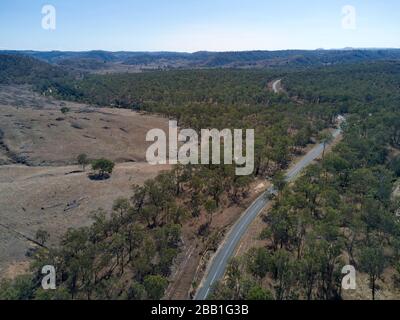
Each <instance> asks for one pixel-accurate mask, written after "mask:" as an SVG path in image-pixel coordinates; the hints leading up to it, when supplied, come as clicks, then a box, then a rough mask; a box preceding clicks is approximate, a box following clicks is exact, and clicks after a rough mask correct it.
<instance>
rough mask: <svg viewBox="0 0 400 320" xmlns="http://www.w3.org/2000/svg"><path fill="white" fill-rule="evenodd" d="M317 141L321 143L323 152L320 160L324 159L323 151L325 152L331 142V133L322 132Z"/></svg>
mask: <svg viewBox="0 0 400 320" xmlns="http://www.w3.org/2000/svg"><path fill="white" fill-rule="evenodd" d="M318 140H319V142H320V143H322V145H323V147H324V150H323V151H322V159H324V158H325V150H326V146H327V145H328V144H330V143H331V142H332V140H333V136H332V133H330V132H328V131H323V132H321V133H320V134H319V136H318Z"/></svg>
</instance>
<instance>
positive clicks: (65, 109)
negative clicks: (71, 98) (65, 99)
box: [60, 107, 70, 114]
mask: <svg viewBox="0 0 400 320" xmlns="http://www.w3.org/2000/svg"><path fill="white" fill-rule="evenodd" d="M60 111H61V113H62V114H67V113H68V112H69V111H70V109H69V108H68V107H62V108H61V109H60Z"/></svg>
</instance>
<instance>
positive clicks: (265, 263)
mask: <svg viewBox="0 0 400 320" xmlns="http://www.w3.org/2000/svg"><path fill="white" fill-rule="evenodd" d="M246 261H247V268H248V270H249V271H250V272H251V274H252V275H253V276H255V277H257V278H258V279H259V280H261V279H263V278H264V277H265V276H266V274H267V272H268V271H270V270H271V255H270V254H269V253H268V251H267V250H266V249H265V248H253V249H251V250H250V251H249V253H248V255H247V259H246Z"/></svg>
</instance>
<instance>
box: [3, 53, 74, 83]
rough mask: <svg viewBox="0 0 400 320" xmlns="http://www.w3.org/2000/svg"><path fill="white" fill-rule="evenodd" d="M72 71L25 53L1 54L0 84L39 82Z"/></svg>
mask: <svg viewBox="0 0 400 320" xmlns="http://www.w3.org/2000/svg"><path fill="white" fill-rule="evenodd" d="M68 75H70V72H68V71H66V70H65V69H63V68H60V67H57V66H52V65H50V64H48V63H46V62H43V61H40V60H37V59H34V58H32V57H29V56H24V55H13V54H0V84H38V83H39V82H43V81H46V82H47V81H49V80H53V81H54V80H55V79H58V78H64V77H66V76H68Z"/></svg>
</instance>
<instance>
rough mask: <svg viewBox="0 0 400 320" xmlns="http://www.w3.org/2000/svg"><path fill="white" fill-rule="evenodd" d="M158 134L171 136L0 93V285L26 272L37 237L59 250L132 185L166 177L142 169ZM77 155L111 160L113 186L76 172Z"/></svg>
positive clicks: (95, 112) (144, 121)
mask: <svg viewBox="0 0 400 320" xmlns="http://www.w3.org/2000/svg"><path fill="white" fill-rule="evenodd" d="M62 107H68V108H69V109H70V111H69V112H68V113H67V114H65V115H63V114H62V113H61V111H60V109H61V108H62ZM153 128H161V129H164V130H167V128H168V119H165V118H161V117H156V116H150V115H143V114H139V113H137V112H133V111H130V110H122V109H111V108H95V107H89V106H87V105H83V104H77V103H70V102H61V101H57V100H52V99H49V98H47V97H42V96H40V95H37V94H35V93H33V92H32V91H31V90H30V89H29V88H27V87H4V86H3V87H0V142H1V144H0V164H2V165H0V277H2V276H6V275H7V274H10V275H15V273H18V271H17V272H16V271H15V269H17V270H20V269H23V268H21V265H23V263H24V261H26V260H27V257H26V253H27V251H28V249H29V248H30V247H32V246H34V243H33V242H32V241H30V240H29V239H33V238H34V237H35V233H36V231H37V230H38V229H43V230H46V231H47V232H49V233H50V235H51V237H50V240H49V244H56V243H57V242H58V240H59V237H60V236H61V235H62V234H63V233H64V232H65V231H66V230H67V229H68V228H71V227H80V226H86V225H89V224H90V223H91V216H92V213H93V211H94V210H97V209H98V208H103V209H105V210H109V209H110V208H111V206H112V203H113V200H115V199H116V198H118V197H129V196H130V195H131V194H132V189H131V187H132V185H134V184H142V183H143V182H144V181H145V180H147V179H150V178H153V177H155V176H156V175H157V174H158V173H159V172H160V171H162V170H168V169H169V167H168V166H150V165H149V164H147V163H145V162H144V160H145V152H146V149H147V146H148V143H146V142H145V135H146V133H147V131H148V130H150V129H153ZM80 153H86V154H87V155H88V156H89V158H92V159H95V158H99V157H105V158H109V159H111V160H114V161H115V162H116V163H117V164H116V167H115V169H114V172H113V174H112V176H111V178H110V179H108V180H104V181H92V180H90V179H89V178H88V177H87V175H88V172H83V171H82V168H81V167H78V166H77V165H76V164H75V162H76V157H77V155H79V154H80ZM89 170H90V169H89V168H88V169H87V171H89ZM22 271H23V270H20V272H22Z"/></svg>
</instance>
